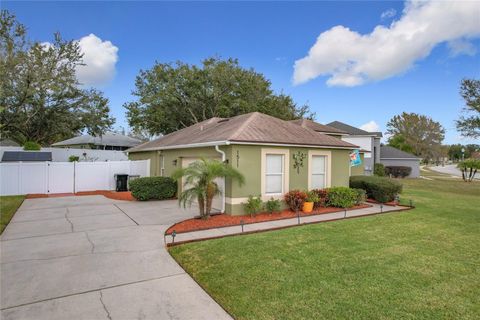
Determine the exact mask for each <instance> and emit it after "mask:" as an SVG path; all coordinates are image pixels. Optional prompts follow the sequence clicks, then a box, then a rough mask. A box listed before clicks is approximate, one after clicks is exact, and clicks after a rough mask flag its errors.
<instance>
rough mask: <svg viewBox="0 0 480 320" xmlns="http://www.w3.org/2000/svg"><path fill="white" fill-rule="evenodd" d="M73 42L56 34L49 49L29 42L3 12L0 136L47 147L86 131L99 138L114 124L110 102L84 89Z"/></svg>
mask: <svg viewBox="0 0 480 320" xmlns="http://www.w3.org/2000/svg"><path fill="white" fill-rule="evenodd" d="M80 64H82V54H81V52H80V48H79V45H78V43H77V42H75V41H64V40H62V38H61V37H60V35H59V34H55V39H54V41H53V42H52V43H48V44H45V43H43V44H42V43H39V42H30V41H29V40H27V38H26V28H25V26H24V25H22V24H21V23H19V22H18V21H17V20H16V18H15V16H14V15H12V14H10V13H9V12H8V11H6V10H2V11H1V15H0V108H1V109H0V130H1V135H2V136H3V137H9V138H11V139H13V140H15V141H17V142H19V143H21V144H23V143H24V142H26V141H35V142H37V143H40V144H42V145H49V144H51V143H53V142H56V141H58V140H63V139H66V138H71V137H72V136H74V135H77V134H79V133H81V132H82V131H87V132H88V133H90V134H93V135H100V134H102V133H103V132H105V130H107V129H108V128H110V126H111V125H112V124H113V121H114V120H113V118H111V117H110V116H109V107H108V99H106V98H105V97H103V95H102V93H101V92H99V91H97V90H95V89H85V88H82V87H81V85H80V84H79V83H78V81H77V78H76V75H75V68H76V67H77V66H78V65H80Z"/></svg>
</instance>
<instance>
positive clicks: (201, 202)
mask: <svg viewBox="0 0 480 320" xmlns="http://www.w3.org/2000/svg"><path fill="white" fill-rule="evenodd" d="M198 209H199V210H200V218H202V219H205V217H206V216H205V199H204V198H203V197H202V196H198Z"/></svg>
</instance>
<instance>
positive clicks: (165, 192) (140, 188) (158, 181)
mask: <svg viewBox="0 0 480 320" xmlns="http://www.w3.org/2000/svg"><path fill="white" fill-rule="evenodd" d="M129 185H130V191H131V192H132V196H134V197H135V199H137V200H141V201H145V200H152V199H155V200H165V199H171V198H173V197H174V196H175V194H176V192H177V182H176V181H175V180H173V179H172V178H169V177H143V178H137V179H135V180H132V181H130V183H129Z"/></svg>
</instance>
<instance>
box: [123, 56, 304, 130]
mask: <svg viewBox="0 0 480 320" xmlns="http://www.w3.org/2000/svg"><path fill="white" fill-rule="evenodd" d="M135 86H136V88H135V90H134V91H133V93H132V94H133V96H135V97H136V101H133V102H129V103H125V104H124V107H125V108H126V109H127V119H128V123H129V125H130V126H131V127H132V128H133V130H134V131H135V132H137V131H141V130H145V131H147V132H148V133H150V134H168V133H170V132H173V131H176V130H178V129H181V128H185V127H188V126H191V125H193V124H195V123H198V122H201V121H203V120H206V119H209V118H212V117H233V116H236V115H240V114H245V113H249V112H253V111H258V112H262V113H265V114H269V115H271V116H274V117H278V118H280V119H284V120H292V119H298V118H302V117H312V116H313V114H311V112H310V111H309V108H308V106H297V105H296V104H295V102H293V100H292V98H291V97H290V96H288V95H285V94H278V95H277V94H275V93H274V92H273V90H272V89H271V83H270V81H269V80H267V79H265V77H264V76H263V75H262V74H260V73H257V72H255V71H254V70H253V69H246V68H243V67H242V66H240V64H239V63H238V61H237V60H235V59H227V60H222V59H219V58H208V59H205V60H204V61H202V63H201V65H200V66H198V65H191V64H186V63H184V62H177V63H175V64H171V63H158V62H157V63H156V64H155V65H154V66H153V67H152V68H151V69H149V70H141V71H140V73H139V74H138V76H137V78H136V81H135ZM172 110H175V112H172Z"/></svg>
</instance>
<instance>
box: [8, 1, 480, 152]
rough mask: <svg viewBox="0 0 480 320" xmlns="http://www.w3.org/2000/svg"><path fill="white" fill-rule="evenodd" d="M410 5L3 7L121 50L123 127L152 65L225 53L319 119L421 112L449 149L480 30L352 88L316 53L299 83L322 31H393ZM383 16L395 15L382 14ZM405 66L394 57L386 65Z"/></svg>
mask: <svg viewBox="0 0 480 320" xmlns="http://www.w3.org/2000/svg"><path fill="white" fill-rule="evenodd" d="M404 6H405V3H404V2H392V1H385V2H296V3H291V2H277V3H274V2H228V3H227V2H168V3H165V2H111V1H109V2H3V7H4V8H7V9H9V10H10V11H12V12H13V13H14V14H16V16H17V18H18V19H19V20H20V21H21V22H22V23H24V24H25V25H26V26H27V27H28V29H29V37H30V38H31V39H34V40H38V41H41V42H44V41H51V40H52V34H53V33H54V32H56V31H59V32H60V33H61V34H62V36H63V37H64V38H65V39H81V38H82V37H86V36H88V35H89V34H94V35H95V36H96V37H98V38H100V39H101V40H102V41H110V42H111V43H112V45H113V46H115V47H117V48H118V52H117V54H118V61H116V63H114V64H113V67H114V72H115V74H114V76H113V78H112V79H111V80H110V81H108V82H107V83H103V84H101V85H98V87H99V88H100V89H101V90H103V91H104V92H105V94H106V96H107V97H108V98H109V99H110V103H111V109H112V114H113V115H114V116H115V117H116V119H117V124H116V126H125V127H127V123H126V120H125V115H124V111H125V110H124V109H123V107H122V104H123V103H124V102H126V101H130V100H131V99H132V97H131V95H130V92H131V91H132V90H133V89H134V80H135V76H136V75H137V74H138V72H139V70H140V69H146V68H149V67H151V66H152V65H153V63H154V62H155V61H160V62H172V61H176V60H181V61H184V62H188V63H199V62H200V61H201V60H202V59H203V58H206V57H209V56H212V55H219V56H221V57H224V58H227V57H234V58H238V59H239V61H240V64H241V65H242V66H244V67H252V68H254V69H255V70H257V71H258V72H261V73H263V74H265V76H266V77H267V78H268V79H270V80H271V82H272V86H273V88H274V90H275V91H277V92H280V91H283V92H284V93H287V94H289V95H291V96H292V97H293V98H294V100H295V101H296V102H297V103H298V104H304V103H307V104H309V105H310V107H311V109H312V110H313V111H315V112H316V115H317V121H319V122H322V123H326V122H330V121H333V120H340V121H343V122H346V123H349V124H351V125H355V126H361V125H363V124H365V123H368V122H370V121H372V120H373V121H375V122H376V123H377V124H378V125H379V127H380V130H385V126H386V122H387V121H388V120H389V119H390V118H391V117H392V116H394V115H396V114H399V113H401V112H402V111H407V112H417V113H421V114H426V115H429V116H431V117H432V118H433V119H435V120H437V121H440V122H441V123H442V124H443V126H444V127H445V128H446V130H447V134H446V140H445V142H446V143H458V142H461V143H468V142H472V140H462V139H460V138H459V134H458V133H457V132H456V131H455V126H454V120H455V119H456V118H457V116H458V114H459V112H460V109H461V107H462V105H463V102H462V100H461V98H460V96H459V94H458V88H459V83H460V80H461V79H462V78H463V77H476V78H479V76H480V60H479V55H478V53H476V51H477V50H478V49H479V48H480V41H479V38H478V37H477V36H478V34H477V35H475V36H472V34H469V35H468V42H465V43H466V44H467V47H468V50H463V49H462V50H463V52H461V53H460V54H458V55H456V56H454V55H453V54H452V49H451V48H450V47H449V46H448V45H447V43H446V41H441V40H437V42H438V44H436V45H435V46H434V48H433V49H432V50H431V52H429V54H427V55H426V56H424V57H420V58H416V59H413V66H411V67H409V68H406V69H405V70H400V71H398V70H397V71H396V72H393V74H391V75H388V76H378V74H379V73H382V72H384V70H378V68H376V67H373V69H371V70H370V69H368V68H369V67H365V68H363V69H362V71H359V72H358V74H357V76H358V75H360V76H362V77H363V76H364V75H365V72H366V73H367V78H368V79H367V80H366V81H364V82H363V83H361V84H359V85H355V86H345V85H333V86H332V85H329V84H327V81H328V79H329V78H330V77H331V74H330V75H328V73H329V72H330V73H334V72H336V71H331V69H332V68H334V67H332V66H330V65H327V66H323V67H318V64H316V63H317V62H318V59H320V58H319V57H321V58H322V59H324V60H325V55H326V54H328V53H325V54H324V53H321V54H324V55H321V56H317V57H312V58H311V59H310V58H309V59H307V60H308V61H306V62H307V63H306V65H305V66H302V68H303V69H302V70H303V71H305V72H307V73H309V72H310V71H311V70H310V69H309V68H317V69H316V75H315V76H313V78H312V79H309V80H306V81H303V80H302V81H300V82H301V83H297V84H294V81H293V80H294V72H297V71H298V74H300V72H302V70H300V68H299V70H295V68H294V64H295V61H297V60H299V59H302V58H305V57H307V55H308V52H309V50H310V48H312V46H313V45H314V44H315V43H316V41H317V37H318V36H319V35H320V34H322V33H324V32H327V31H329V30H331V28H333V27H335V26H343V27H345V28H349V29H350V30H351V31H352V32H353V31H354V32H357V33H358V34H360V35H365V34H370V33H371V32H372V31H373V30H374V28H375V27H377V26H379V25H383V26H385V27H386V28H388V27H389V26H390V24H391V23H392V21H395V20H398V19H400V18H401V17H402V10H403V9H404ZM392 9H393V10H392ZM394 11H395V12H396V14H395V15H393V12H394ZM385 12H390V13H392V14H390V15H389V14H384V17H383V18H382V13H385ZM459 14H461V13H459ZM462 20H463V19H462ZM335 39H338V37H337V38H335ZM325 41H326V42H322V43H318V45H319V46H323V47H322V48H321V49H324V48H325V46H328V45H329V44H330V43H331V42H330V43H329V42H328V41H329V40H325ZM330 41H331V40H330ZM334 41H336V40H334ZM352 41H356V40H352ZM359 41H360V40H359ZM366 41H369V40H366ZM354 43H356V42H354ZM465 43H464V42H462V45H463V44H465ZM359 45H360V44H359ZM353 47H355V46H353ZM409 48H410V46H409V47H403V48H402V47H401V46H400V47H399V49H398V52H397V53H395V54H396V55H397V56H398V55H399V54H400V55H401V54H402V52H401V51H402V50H406V51H408V50H409ZM462 48H464V46H462ZM342 50H343V51H346V49H345V48H343V49H339V51H342ZM462 50H461V51H462ZM343 51H342V52H343ZM347 51H348V50H347ZM330 54H331V53H330ZM377 54H378V51H377ZM409 54H410V53H409ZM411 54H412V55H415V54H416V53H415V52H413V53H411ZM339 55H341V54H340V53H339ZM345 55H346V57H347V58H346V59H351V56H352V55H353V57H354V59H357V56H358V53H351V52H346V53H345ZM355 55H357V56H355ZM372 56H375V55H374V53H372ZM382 57H383V55H382ZM335 58H336V57H332V58H331V59H332V60H334V59H335ZM315 59H317V60H315ZM358 59H360V60H361V61H362V63H363V65H368V66H371V65H372V64H371V63H373V64H375V62H376V61H378V56H377V57H376V58H375V60H374V61H369V60H368V59H369V57H368V55H367V56H364V55H362V57H361V58H358ZM326 60H329V59H326ZM398 60H401V59H398V58H392V59H391V61H387V62H383V63H382V65H389V64H390V63H392V64H394V63H397V61H398ZM311 66H314V67H311ZM322 68H323V69H322ZM329 68H330V71H325V70H327V69H329ZM367 69H368V70H370V71H368V70H367ZM400 69H401V68H400ZM99 70H102V69H99ZM365 70H367V71H365ZM102 72H103V71H102ZM369 72H370V74H369ZM385 72H387V71H385ZM340 76H343V75H340ZM299 77H301V76H299ZM304 78H305V77H303V78H302V79H304ZM295 79H296V78H295ZM342 81H343V80H342ZM344 83H345V81H344Z"/></svg>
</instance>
